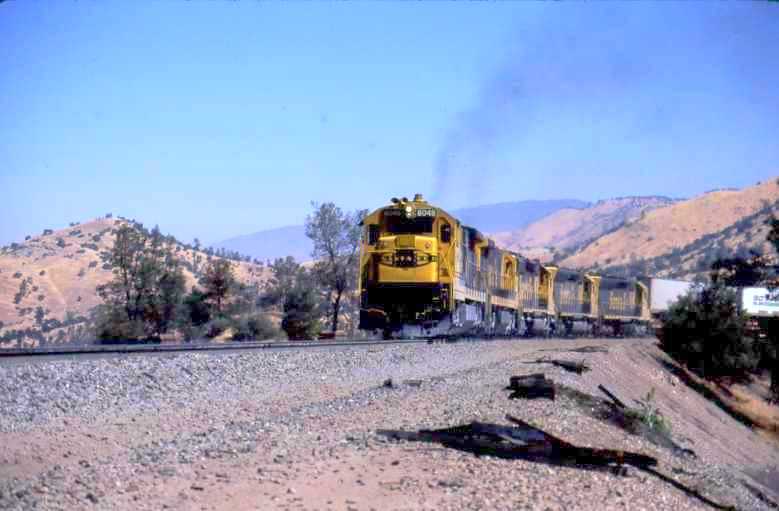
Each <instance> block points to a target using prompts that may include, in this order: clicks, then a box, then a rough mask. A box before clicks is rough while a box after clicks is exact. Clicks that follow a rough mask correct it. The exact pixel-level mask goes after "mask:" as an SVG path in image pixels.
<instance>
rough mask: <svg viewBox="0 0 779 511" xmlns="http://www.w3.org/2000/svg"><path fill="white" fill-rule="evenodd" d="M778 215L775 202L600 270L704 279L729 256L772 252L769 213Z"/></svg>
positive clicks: (624, 273) (778, 204)
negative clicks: (680, 244) (680, 243)
mask: <svg viewBox="0 0 779 511" xmlns="http://www.w3.org/2000/svg"><path fill="white" fill-rule="evenodd" d="M772 215H774V216H777V215H779V201H777V202H774V203H773V204H770V205H767V206H766V207H764V208H762V209H761V210H759V211H758V212H756V213H754V214H752V215H748V216H746V217H743V218H741V219H740V220H738V221H737V222H735V223H734V224H732V225H729V226H728V227H726V228H724V229H722V230H720V231H717V232H714V233H710V234H706V235H704V236H701V237H700V238H698V239H696V240H695V241H693V242H692V243H688V244H687V245H684V246H683V247H677V248H674V249H673V250H671V251H670V252H668V253H666V254H663V255H660V256H656V257H650V258H636V259H634V260H633V261H632V262H629V263H627V264H620V265H612V266H607V267H605V268H603V269H605V270H606V271H608V273H610V274H615V275H651V276H656V277H666V278H675V279H682V280H695V279H696V278H697V279H701V278H706V277H707V276H708V274H709V270H710V269H711V265H712V263H714V262H715V261H716V260H718V259H724V258H729V257H742V258H747V257H749V256H750V251H754V252H757V253H760V254H772V253H773V248H772V246H771V245H770V244H769V243H768V242H767V241H766V236H767V235H768V231H769V227H768V225H767V224H766V222H767V221H768V220H769V219H770V218H771V216H772Z"/></svg>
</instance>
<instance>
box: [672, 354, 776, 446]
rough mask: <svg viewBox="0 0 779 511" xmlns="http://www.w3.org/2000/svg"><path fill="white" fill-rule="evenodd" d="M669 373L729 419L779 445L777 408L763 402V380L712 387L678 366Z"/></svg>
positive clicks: (764, 397)
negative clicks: (729, 417)
mask: <svg viewBox="0 0 779 511" xmlns="http://www.w3.org/2000/svg"><path fill="white" fill-rule="evenodd" d="M671 370H672V371H673V373H674V374H675V375H676V376H677V377H679V378H680V379H681V380H682V381H683V382H684V383H686V384H687V385H688V386H690V387H691V388H693V389H695V390H697V391H698V392H699V393H701V394H702V395H703V396H704V397H706V398H708V399H710V400H711V401H713V402H714V403H716V404H717V406H719V407H720V408H722V409H723V410H724V411H725V412H727V413H728V414H729V415H730V416H732V417H733V418H735V419H736V420H738V421H740V422H742V423H744V424H746V425H747V426H750V427H751V428H752V429H754V430H755V431H756V432H758V433H760V434H761V435H762V436H764V437H765V438H768V439H770V440H772V441H773V442H775V443H776V444H777V445H779V406H777V405H774V404H771V403H769V402H768V401H767V399H766V398H767V396H768V385H769V382H768V380H767V379H766V378H765V377H763V376H760V377H752V378H750V380H751V381H750V382H749V383H746V384H744V383H732V384H729V383H725V382H719V383H715V382H712V381H708V380H705V379H703V378H701V377H700V376H698V375H696V374H694V373H693V372H691V371H689V370H687V369H686V368H684V367H681V366H678V365H674V367H673V368H672V369H671Z"/></svg>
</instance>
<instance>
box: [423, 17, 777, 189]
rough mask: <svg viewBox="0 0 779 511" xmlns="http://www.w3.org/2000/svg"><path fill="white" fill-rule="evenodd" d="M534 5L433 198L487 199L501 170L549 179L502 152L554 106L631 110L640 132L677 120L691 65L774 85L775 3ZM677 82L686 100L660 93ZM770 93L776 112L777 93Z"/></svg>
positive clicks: (585, 121)
mask: <svg viewBox="0 0 779 511" xmlns="http://www.w3.org/2000/svg"><path fill="white" fill-rule="evenodd" d="M520 12H524V11H522V10H520ZM527 12H528V13H529V16H528V18H527V19H522V20H518V22H517V28H516V31H515V33H514V35H513V37H512V40H511V42H510V44H509V45H507V48H506V50H505V51H506V54H507V56H506V58H505V61H504V63H503V65H502V66H500V67H499V68H498V69H497V70H496V71H495V72H494V74H493V75H492V76H490V77H488V78H487V79H486V80H485V82H484V85H483V86H482V87H481V90H480V91H479V93H478V95H477V98H476V100H475V102H474V104H473V105H472V106H470V107H468V108H466V109H464V110H463V111H462V112H460V113H459V114H458V115H457V116H456V117H455V118H454V119H453V122H452V125H451V126H450V128H449V129H448V131H447V133H446V134H445V137H444V141H443V143H442V145H441V147H440V148H439V150H438V152H437V155H436V158H435V162H434V169H433V171H434V179H433V186H434V189H433V193H431V194H430V195H431V196H432V197H433V199H435V200H437V201H441V200H444V201H445V200H446V199H451V195H455V194H458V195H460V196H462V194H463V193H467V194H468V200H467V201H466V202H467V203H470V204H478V203H481V202H482V201H481V200H480V195H481V194H482V193H483V192H484V188H485V187H486V186H487V185H488V183H489V180H490V179H491V178H492V177H494V175H495V173H496V172H510V173H511V174H512V176H514V175H516V177H517V180H518V182H519V180H522V179H534V180H537V179H543V173H544V170H543V169H531V168H511V169H507V168H505V167H506V166H505V164H502V163H501V161H500V160H501V156H503V155H504V154H505V153H506V151H507V150H509V149H511V150H512V151H514V152H515V153H516V152H517V151H518V150H519V152H521V148H522V144H523V143H524V142H525V139H526V134H527V133H528V132H529V131H530V130H532V129H534V127H535V126H537V125H538V124H539V123H543V122H544V119H545V117H546V116H547V115H556V114H559V113H560V112H564V113H565V114H566V115H570V114H571V113H573V114H575V115H577V116H581V123H582V124H581V129H582V130H588V129H590V127H591V126H595V127H596V128H597V123H598V122H599V121H600V120H601V119H603V118H608V117H609V116H624V117H627V118H628V120H629V122H628V123H626V124H627V127H626V132H625V137H626V138H627V139H630V138H631V137H634V138H641V137H645V136H646V135H647V134H648V133H649V132H650V131H651V132H655V133H662V131H663V130H667V128H668V126H669V125H671V124H672V123H674V122H675V115H676V112H677V110H678V108H677V107H679V106H680V105H681V103H682V102H683V101H684V99H683V97H682V92H683V89H684V88H685V87H688V88H689V87H704V88H705V86H706V84H705V82H704V83H695V80H696V75H695V73H696V72H697V71H696V69H695V68H696V66H697V67H701V68H702V69H705V70H706V72H707V73H714V74H715V75H718V76H719V77H720V78H722V79H729V78H730V77H732V78H733V79H735V80H739V81H740V82H741V87H743V88H744V89H745V92H747V93H752V94H757V95H759V96H761V97H763V98H765V97H766V95H767V94H770V93H769V92H768V90H769V89H768V86H769V85H770V84H772V83H773V84H775V85H777V84H779V80H777V79H778V78H779V73H777V72H776V68H779V66H776V65H775V63H774V68H775V69H774V70H773V71H769V72H768V74H766V71H767V68H766V66H767V65H768V63H769V62H770V61H771V60H773V59H774V58H775V55H776V53H775V52H776V44H777V43H779V4H777V5H760V4H746V5H734V4H705V3H704V4H696V3H681V4H669V3H664V4H652V3H637V4H634V3H619V4H618V3H575V4H570V3H568V4H557V3H542V4H540V5H539V4H535V6H533V8H529V9H527ZM680 49H682V50H684V51H680ZM769 52H770V53H769ZM690 55H693V56H694V61H689V60H688V59H689V58H690ZM772 55H773V56H772ZM680 70H681V73H684V74H685V76H683V77H681V79H683V80H686V83H685V82H682V81H680V77H679V76H677V75H678V74H679V72H680ZM712 70H713V71H712ZM677 89H678V90H679V91H680V93H679V94H678V96H679V98H680V99H679V103H680V105H674V104H669V103H667V102H665V103H659V102H657V100H654V103H653V99H652V98H653V97H654V92H655V91H656V90H658V91H662V92H663V93H664V94H665V96H666V97H668V96H671V97H674V91H675V90H677ZM637 95H642V96H641V97H642V98H643V99H644V101H642V102H641V103H640V104H634V98H636V97H637ZM647 98H648V99H647ZM769 103H770V105H769V106H770V108H771V109H772V110H774V111H776V110H777V104H778V103H777V95H776V94H772V93H771V98H770V100H769ZM615 109H616V112H615ZM565 143H566V133H560V134H559V137H558V138H556V139H555V140H550V141H545V142H544V144H545V149H546V148H548V149H549V150H550V151H554V149H555V147H564V145H565ZM582 157H583V158H588V157H590V155H582ZM575 170H576V169H571V171H575ZM452 183H456V185H457V188H456V189H452ZM562 193H563V194H565V193H566V192H565V191H563V192H562ZM527 198H530V197H527Z"/></svg>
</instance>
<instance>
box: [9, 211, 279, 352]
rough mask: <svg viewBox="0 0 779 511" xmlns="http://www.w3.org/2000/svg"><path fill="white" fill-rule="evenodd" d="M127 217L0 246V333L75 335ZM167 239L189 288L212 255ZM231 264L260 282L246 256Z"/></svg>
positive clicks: (241, 275)
mask: <svg viewBox="0 0 779 511" xmlns="http://www.w3.org/2000/svg"><path fill="white" fill-rule="evenodd" d="M127 223H128V221H127V220H124V219H112V218H100V219H96V220H92V221H89V222H85V223H82V224H78V225H73V226H71V227H69V228H67V229H62V230H57V231H50V230H47V231H44V233H43V234H40V235H37V236H31V237H28V239H26V240H25V241H24V242H22V243H14V244H12V245H11V246H10V247H5V248H3V249H0V337H2V336H3V335H4V334H5V333H6V332H9V331H10V330H29V331H31V332H33V333H34V332H38V334H35V335H42V336H43V338H44V339H45V340H46V342H64V341H67V340H68V338H70V337H72V336H74V335H78V328H77V327H78V325H79V324H82V323H83V322H84V320H85V319H86V317H87V316H88V315H89V311H90V310H91V309H92V308H93V307H95V306H96V305H98V304H99V303H101V300H100V297H99V296H98V295H97V293H96V288H97V286H99V285H101V284H105V283H107V282H108V281H109V280H111V278H112V270H111V267H110V266H109V265H107V264H105V263H104V261H103V258H102V257H101V253H102V252H104V251H106V250H108V249H110V248H111V247H112V246H113V242H114V232H115V229H116V228H117V227H119V226H121V225H122V224H127ZM170 241H171V242H172V243H173V244H174V247H175V248H174V253H175V255H176V257H177V258H178V259H179V260H180V261H181V263H182V266H183V269H184V275H185V278H186V281H187V288H188V289H189V288H191V287H192V286H193V285H195V284H196V283H197V280H198V277H199V275H200V272H201V270H202V269H203V267H204V265H205V263H206V261H207V259H208V258H209V257H211V256H209V255H208V254H206V253H205V252H203V251H199V250H194V249H193V248H191V247H189V246H185V245H183V244H181V243H178V242H176V241H175V240H173V239H172V238H171V239H170ZM213 257H215V256H213ZM233 268H234V272H235V275H236V278H237V279H238V280H239V281H241V282H245V283H249V284H251V283H255V282H256V283H261V282H263V281H264V280H265V278H266V275H267V272H268V270H267V269H266V268H264V267H262V266H259V265H256V264H253V263H249V262H236V261H233ZM6 344H7V343H6Z"/></svg>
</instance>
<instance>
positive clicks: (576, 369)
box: [525, 357, 590, 374]
mask: <svg viewBox="0 0 779 511" xmlns="http://www.w3.org/2000/svg"><path fill="white" fill-rule="evenodd" d="M525 363H526V364H552V365H554V366H557V367H561V368H563V369H565V370H566V371H569V372H572V373H576V374H582V373H586V372H587V371H589V370H590V366H588V365H587V364H585V363H584V361H581V362H572V361H570V360H557V359H552V358H547V357H544V358H537V359H536V360H533V361H530V362H525Z"/></svg>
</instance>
